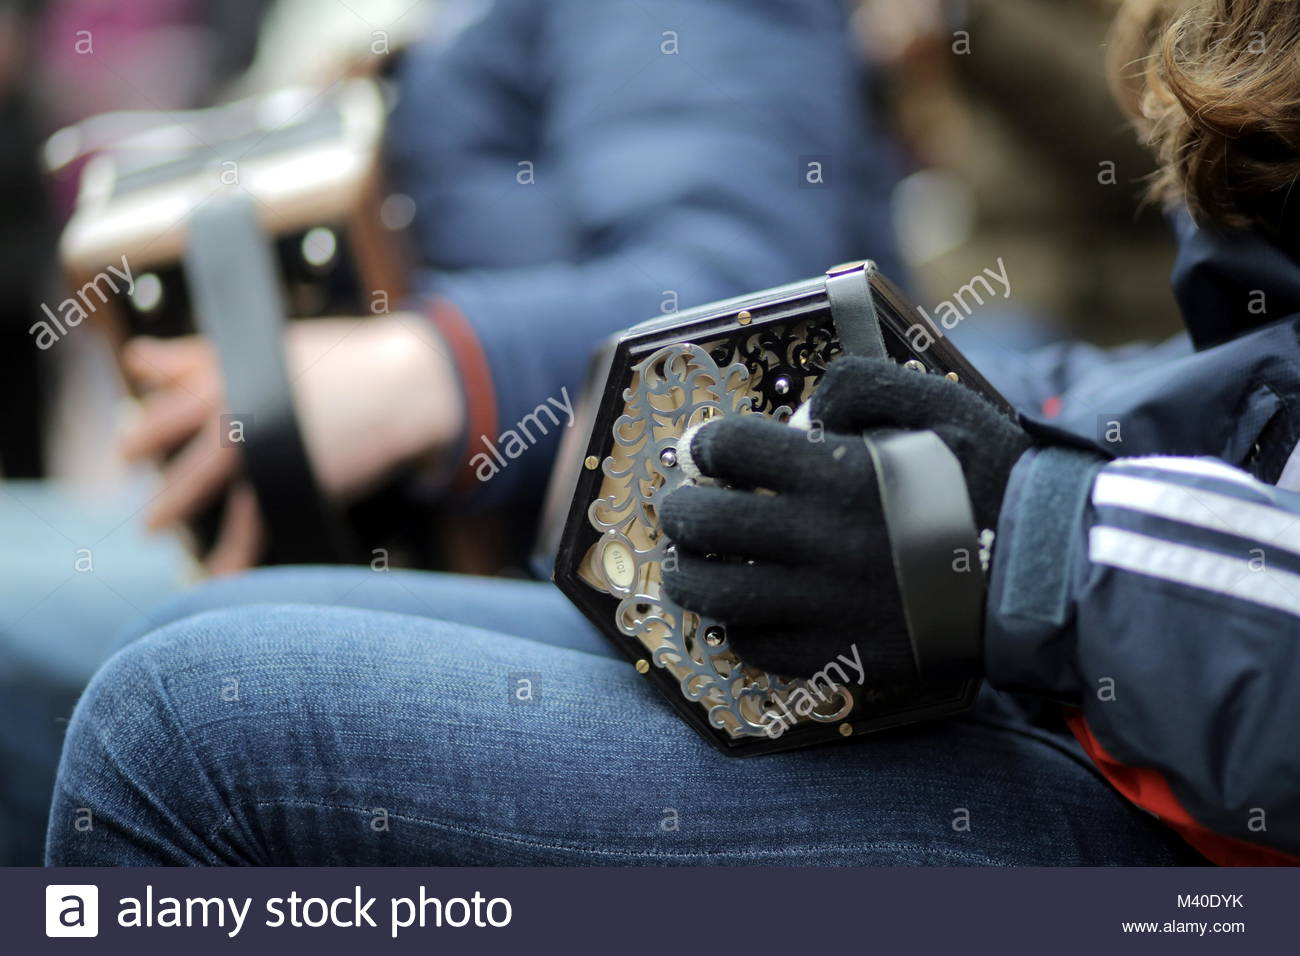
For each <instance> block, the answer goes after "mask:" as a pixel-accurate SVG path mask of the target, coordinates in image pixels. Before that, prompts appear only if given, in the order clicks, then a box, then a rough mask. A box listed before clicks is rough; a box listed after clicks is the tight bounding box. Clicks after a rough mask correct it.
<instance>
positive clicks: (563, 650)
mask: <svg viewBox="0 0 1300 956" xmlns="http://www.w3.org/2000/svg"><path fill="white" fill-rule="evenodd" d="M161 613H162V616H163V617H168V618H171V619H172V623H170V624H167V625H166V626H164V627H162V628H160V629H158V630H155V631H153V632H152V633H150V634H148V635H147V636H145V637H143V638H141V639H139V640H135V641H132V642H131V643H130V645H129V646H127V647H125V648H124V649H123V650H122V651H120V652H119V653H118V654H116V655H115V656H114V657H113V658H112V659H111V660H110V661H109V662H108V664H107V665H106V666H105V667H104V668H103V669H102V670H101V671H100V672H99V674H98V675H97V676H96V677H95V679H94V680H93V682H92V683H91V685H90V687H89V689H88V690H87V692H86V694H85V696H84V697H83V699H82V701H81V702H80V704H79V705H78V707H77V710H76V713H75V715H74V717H73V719H72V723H71V725H70V727H69V729H68V736H67V744H66V747H65V749H64V753H63V759H62V763H61V765H60V768H59V775H58V782H57V785H56V788H55V798H54V805H53V810H52V815H51V819H50V828H49V834H48V839H47V858H48V861H49V862H50V863H52V864H58V865H99V864H109V865H112V864H289V865H292V864H318V865H334V864H339V865H342V864H358V865H362V864H364V865H373V864H406V865H426V864H476V865H485V864H705V863H707V864H744V863H762V864H792V863H799V864H1102V863H1114V864H1172V863H1177V862H1186V861H1188V860H1190V859H1193V858H1192V857H1190V856H1189V855H1187V854H1186V853H1185V851H1183V850H1182V849H1180V845H1179V843H1178V841H1177V840H1176V838H1174V837H1173V836H1172V835H1170V834H1169V833H1168V832H1166V831H1165V830H1163V829H1162V828H1161V827H1160V826H1159V825H1158V824H1157V823H1156V822H1155V821H1153V820H1151V819H1150V818H1148V817H1147V816H1145V815H1144V814H1142V813H1139V812H1137V811H1135V810H1134V809H1132V807H1130V806H1129V805H1128V804H1127V803H1126V802H1125V801H1124V800H1123V799H1122V798H1121V797H1119V796H1118V795H1117V794H1116V793H1115V792H1113V791H1112V790H1111V789H1110V788H1109V787H1108V786H1107V785H1106V784H1105V783H1104V782H1103V781H1102V780H1101V779H1100V778H1099V777H1098V776H1097V774H1096V773H1095V772H1094V771H1093V770H1092V769H1091V767H1090V766H1089V765H1088V763H1087V761H1086V760H1085V759H1084V757H1083V756H1082V755H1081V754H1080V752H1079V751H1078V749H1077V748H1076V747H1074V746H1073V745H1072V744H1071V743H1070V742H1069V741H1067V740H1065V739H1063V738H1061V737H1058V736H1055V735H1053V734H1050V733H1046V732H1043V731H1039V730H1036V729H1034V728H1032V727H1030V726H1028V725H1026V724H1023V723H1017V722H1015V721H1014V720H1011V719H1003V718H1000V717H998V716H996V713H995V710H993V709H990V708H982V709H981V710H979V711H977V712H976V713H974V714H972V715H971V716H969V717H965V718H960V719H955V720H950V721H947V722H945V723H941V724H935V725H930V726H925V727H918V728H911V729H907V730H903V731H900V732H894V733H888V734H883V735H879V736H876V737H873V738H869V739H867V740H863V741H859V742H851V743H848V744H845V745H840V746H829V747H822V748H816V749H811V750H804V751H797V752H794V753H788V754H781V755H775V756H768V757H761V758H756V759H749V760H737V759H734V758H729V757H727V756H724V755H722V754H719V753H717V752H716V751H714V750H713V749H712V748H711V747H710V746H709V745H708V744H706V743H705V741H703V740H702V739H701V738H700V737H698V736H697V735H696V733H695V732H694V731H692V730H690V729H688V728H687V727H686V726H685V725H684V724H683V723H682V722H681V721H680V720H679V719H678V718H677V717H676V716H675V715H674V714H673V713H672V711H670V710H669V708H668V707H667V706H666V704H665V703H664V702H663V701H662V700H660V699H659V698H658V697H657V696H656V694H655V692H654V691H653V690H652V689H651V688H650V687H649V686H647V684H646V683H645V681H644V679H643V678H641V677H639V676H638V675H637V674H636V673H635V672H634V671H633V669H632V668H631V667H630V666H629V665H628V664H627V663H626V662H624V661H623V660H621V659H617V658H615V657H614V656H612V655H611V653H610V652H609V650H608V649H607V648H606V646H605V644H604V640H603V638H602V637H601V636H600V635H599V634H597V633H596V632H595V631H594V629H593V628H591V627H590V625H589V624H587V623H586V621H585V620H584V619H582V618H581V617H580V616H579V615H578V613H577V612H576V611H574V610H573V609H572V608H571V607H570V606H569V604H568V603H567V602H566V601H565V600H564V598H563V597H562V596H561V595H560V594H559V593H558V592H556V591H555V590H554V589H552V588H551V587H550V586H549V585H542V584H532V583H524V582H510V581H501V580H485V579H468V578H456V577H450V576H439V575H433V574H417V573H403V572H397V571H389V572H383V573H377V572H373V571H368V570H363V569H335V570H325V569H316V570H295V569H289V570H271V571H261V572H257V573H254V574H251V575H248V576H245V577H243V578H239V579H234V580H230V581H226V582H220V583H216V584H213V585H209V586H208V587H206V588H204V589H202V590H200V591H198V592H196V593H195V594H193V595H190V596H186V597H184V598H182V599H180V600H179V601H177V602H175V603H173V605H172V606H171V607H170V608H167V609H164V611H163V612H161ZM158 616H159V615H158V614H155V615H153V617H154V618H155V619H157V618H158Z"/></svg>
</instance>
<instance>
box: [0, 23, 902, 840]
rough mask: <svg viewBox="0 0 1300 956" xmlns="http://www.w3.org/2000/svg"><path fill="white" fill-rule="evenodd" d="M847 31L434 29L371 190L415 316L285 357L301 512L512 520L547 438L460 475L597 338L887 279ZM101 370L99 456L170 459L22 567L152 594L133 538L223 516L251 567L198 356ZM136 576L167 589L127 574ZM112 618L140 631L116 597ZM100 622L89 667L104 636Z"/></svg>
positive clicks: (542, 462) (254, 545)
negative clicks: (116, 423)
mask: <svg viewBox="0 0 1300 956" xmlns="http://www.w3.org/2000/svg"><path fill="white" fill-rule="evenodd" d="M846 17H847V11H846V8H845V6H844V5H843V4H841V3H840V2H839V0H758V2H756V0H710V2H708V3H699V2H692V3H687V2H679V0H662V2H654V3H647V2H642V3H625V2H620V3H614V4H597V5H593V4H590V3H586V2H579V0H572V2H568V0H566V2H554V0H547V2H543V0H497V2H495V3H481V2H447V3H443V4H441V5H440V15H439V16H438V17H437V18H436V19H435V21H434V23H433V26H432V28H431V30H430V32H429V35H428V37H427V38H426V39H425V40H424V41H422V42H421V43H420V44H418V45H417V46H416V47H414V48H412V49H410V50H408V51H407V52H406V54H405V57H404V59H403V61H402V64H401V67H400V70H399V74H398V77H397V84H398V90H399V100H398V103H397V105H396V108H395V110H394V112H393V114H392V117H391V123H390V129H389V137H388V138H389V165H390V174H391V177H392V179H393V181H394V185H396V186H397V187H398V188H399V189H400V190H401V191H402V192H404V193H405V194H407V195H409V196H410V197H412V199H413V201H414V206H415V221H414V230H415V235H416V239H417V246H418V249H417V251H418V256H419V260H420V261H419V268H418V272H417V275H416V276H415V283H414V284H415V285H416V287H417V288H418V290H419V294H418V295H417V296H415V297H413V299H412V301H411V302H410V303H408V308H407V310H406V311H403V312H400V313H394V314H392V315H388V316H381V317H378V318H365V319H362V318H348V317H342V318H332V319H321V320H302V321H298V322H295V323H293V324H292V325H291V327H290V330H289V332H288V334H287V339H288V340H287V351H288V357H289V363H290V366H291V367H290V370H289V371H290V376H291V378H293V379H294V380H295V381H296V382H297V390H296V396H295V398H296V401H297V406H298V411H299V414H300V417H301V420H302V423H303V427H304V431H305V435H306V439H307V442H308V446H309V449H310V451H311V454H312V459H313V464H314V465H315V468H316V470H317V473H318V475H319V477H320V479H321V482H322V484H323V485H324V487H325V489H326V490H327V491H328V492H329V493H330V494H332V495H335V496H337V497H338V498H340V499H349V498H352V497H355V496H356V495H358V494H360V493H362V492H363V491H364V490H366V489H367V488H369V487H372V486H373V485H374V484H375V483H376V482H378V481H379V480H381V478H382V477H383V476H384V475H385V474H387V473H389V472H391V471H392V470H393V469H395V468H398V467H400V466H403V465H406V466H409V465H410V464H412V463H418V464H421V465H423V467H424V474H425V476H426V480H427V481H428V483H429V484H430V485H431V486H433V487H434V488H435V489H436V490H437V491H438V492H439V493H441V494H444V495H446V496H448V497H450V498H451V499H452V500H454V501H456V502H459V503H460V505H461V506H462V507H481V506H484V505H486V504H490V503H495V502H499V501H514V502H522V503H524V504H525V505H528V504H530V503H535V502H536V501H537V500H538V498H539V497H540V494H541V491H542V489H543V486H544V483H545V480H546V477H547V475H548V473H549V470H550V464H551V460H552V458H553V457H554V452H555V443H556V441H557V440H558V438H559V431H560V430H558V429H555V430H552V431H551V432H550V434H549V435H548V436H546V437H545V438H544V439H543V440H542V441H540V442H539V443H538V444H536V445H535V446H533V447H531V448H530V449H529V450H528V452H527V453H526V454H523V455H522V456H520V457H519V458H518V459H517V460H513V461H511V462H510V465H509V467H507V468H504V469H502V470H501V471H500V473H499V474H496V475H494V476H492V477H491V479H490V480H482V479H483V475H482V474H481V473H477V472H476V469H475V467H474V464H473V460H474V458H475V456H476V455H478V454H479V453H480V452H482V451H483V449H484V446H485V443H488V442H492V441H495V439H496V437H497V436H498V435H499V433H500V432H501V431H502V430H504V429H506V428H508V427H510V426H512V425H513V424H515V423H517V422H519V421H520V420H522V419H523V418H524V417H525V416H527V415H529V414H532V413H533V412H534V410H535V409H536V407H537V406H538V405H539V404H541V403H544V402H546V401H547V400H548V398H552V399H555V400H556V401H563V400H564V398H565V397H566V396H567V397H568V398H569V400H570V401H574V400H576V399H577V396H578V393H579V390H580V386H581V382H582V378H583V375H584V372H585V367H586V364H587V361H588V358H589V356H590V354H591V351H592V349H593V347H594V346H595V344H596V343H597V342H598V341H599V340H600V339H601V338H603V337H604V336H605V335H607V334H609V333H612V332H614V331H616V330H618V329H620V328H622V327H625V326H626V325H628V324H629V323H631V322H635V321H639V320H640V319H643V318H646V317H648V316H653V315H657V314H661V313H663V312H671V311H674V310H675V309H677V308H678V307H681V308H685V307H688V306H690V305H693V304H697V303H701V302H704V301H709V300H712V299H717V298H720V297H725V296H728V295H732V294H738V293H741V292H744V291H746V290H749V289H752V288H756V287H759V286H763V285H770V284H772V283H779V282H783V281H787V280H794V279H798V278H801V277H803V276H805V275H807V274H809V273H816V272H819V271H821V270H823V269H825V268H826V267H827V266H829V265H831V264H834V263H835V262H838V261H843V260H844V259H847V258H851V257H854V256H861V255H862V253H863V251H864V250H869V251H870V252H871V254H872V255H873V256H874V257H875V258H876V259H877V260H878V261H879V262H880V264H881V266H882V267H883V268H885V269H887V270H889V271H890V272H892V273H894V274H897V273H898V271H899V268H900V267H899V265H898V262H897V255H896V252H895V249H894V240H893V233H892V227H891V222H890V213H889V209H888V195H889V191H890V188H891V185H892V181H893V161H892V157H891V153H890V148H889V146H888V144H887V142H886V141H884V140H882V139H880V138H879V134H878V132H877V131H876V130H875V129H874V128H873V126H872V123H871V120H870V115H869V111H868V109H867V105H866V104H865V103H864V101H863V98H862V91H863V86H862V82H863V81H862V64H861V63H860V61H859V60H858V59H857V57H856V56H855V54H854V52H853V50H852V47H851V44H850V42H849V39H848V31H847V27H846ZM363 27H364V25H363V24H360V23H358V25H357V29H359V30H362V29H363ZM363 32H364V33H365V35H366V36H367V38H368V37H369V31H368V29H364V30H363ZM792 76H795V77H798V82H792V81H791V77H792ZM125 360H126V366H127V370H128V372H130V373H132V374H133V375H134V376H135V378H136V379H137V383H138V384H139V385H140V386H142V387H143V389H144V391H145V395H144V398H143V401H142V403H141V406H140V408H139V409H138V411H137V412H136V413H135V414H134V415H133V417H132V419H131V420H130V421H129V423H128V425H127V427H126V430H125V432H124V435H123V438H122V442H123V446H124V449H125V451H126V453H127V455H128V456H129V457H131V458H133V459H146V460H151V459H154V458H158V457H161V456H163V455H164V454H166V453H169V452H174V453H175V456H174V457H173V458H172V459H171V460H170V463H169V464H168V465H167V466H166V467H165V468H164V471H163V475H162V480H161V483H160V486H159V489H158V490H157V492H156V493H155V494H154V495H153V496H152V497H151V499H150V500H149V501H148V502H147V503H146V504H145V506H144V507H142V508H141V509H140V511H139V513H138V514H137V513H135V509H134V508H132V509H126V510H125V511H124V513H122V514H120V515H117V516H115V518H116V519H117V520H113V521H105V522H104V526H97V528H96V530H94V531H93V532H91V531H88V530H87V528H88V527H90V525H89V523H88V522H87V521H84V520H83V521H82V522H81V523H80V524H78V525H77V526H76V527H75V529H72V528H67V527H65V526H63V525H59V523H58V522H54V524H55V526H56V527H55V528H51V527H48V526H45V527H40V526H38V525H40V524H42V522H39V521H37V522H30V521H29V524H31V525H32V529H33V538H39V539H40V540H39V542H38V541H33V549H34V550H36V549H37V546H38V545H41V544H43V545H50V544H52V545H53V546H54V547H55V548H56V550H58V551H59V554H60V555H62V554H64V553H65V552H67V551H69V550H72V548H73V545H74V544H75V543H79V542H80V540H81V539H83V538H84V537H86V536H89V537H91V538H92V539H94V540H96V541H112V540H113V538H112V536H113V535H117V536H118V538H119V540H120V539H121V538H124V537H128V536H129V537H131V539H132V540H131V541H130V542H123V554H121V555H117V554H110V555H103V554H100V553H98V552H97V554H96V564H97V567H96V569H95V575H96V576H97V577H99V578H100V580H101V581H102V582H105V586H107V583H106V582H107V580H109V579H110V578H109V576H110V575H111V574H113V573H115V572H117V571H120V572H121V573H123V574H128V575H129V578H130V580H131V581H132V582H133V585H134V586H135V587H136V588H139V587H141V586H142V585H144V584H147V583H149V582H161V583H162V585H163V586H164V587H167V588H176V587H178V586H179V584H178V582H176V580H175V578H176V574H175V569H176V568H177V567H178V566H180V564H181V561H180V560H179V559H178V557H177V556H176V554H175V551H174V550H172V549H167V548H161V549H160V548H152V549H149V548H141V549H139V552H138V554H137V553H136V552H135V551H134V550H133V549H132V548H131V547H127V545H134V536H135V534H136V531H137V527H136V526H137V524H138V523H139V522H140V521H141V520H143V521H145V522H147V523H148V524H149V525H150V526H152V527H154V528H163V527H167V526H170V525H174V524H179V523H181V522H183V521H185V520H186V519H187V518H189V517H191V516H193V515H194V514H196V513H197V512H198V511H199V510H200V509H201V508H202V507H203V506H204V505H205V504H207V503H208V502H210V501H212V500H214V499H215V498H217V497H218V496H220V495H223V494H231V495H232V496H233V497H232V499H231V502H232V507H230V508H229V509H228V512H227V514H228V516H229V519H230V520H229V521H228V523H227V525H226V526H225V527H224V528H223V529H222V534H221V535H220V536H219V538H218V540H217V543H216V545H215V547H214V549H213V551H212V552H211V553H209V554H207V555H205V558H206V561H207V564H208V567H209V568H210V569H211V570H213V571H216V572H228V571H233V570H238V569H241V568H246V567H249V566H250V565H252V564H255V563H256V562H257V560H258V556H259V553H260V551H261V547H262V544H263V538H262V531H261V522H260V519H259V516H258V514H257V511H256V506H255V502H254V501H253V499H252V497H251V494H250V493H249V492H248V490H247V488H246V487H244V486H243V485H242V484H241V483H240V481H239V478H238V460H237V456H236V455H235V454H234V453H233V451H232V449H230V448H225V447H221V446H220V445H219V444H218V443H217V441H216V436H217V430H216V427H217V423H218V420H219V415H220V414H221V413H222V411H223V408H222V404H223V401H222V386H221V381H220V374H219V369H218V367H217V364H216V361H215V359H214V357H213V355H212V353H211V351H210V350H209V348H208V347H207V345H206V344H205V343H204V342H203V341H201V340H199V339H197V338H195V339H186V340H170V341H163V340H150V339H138V340H135V341H133V342H131V343H130V344H129V345H128V347H127V350H126V354H125ZM15 510H17V509H15ZM524 510H525V512H526V510H527V509H526V508H525V509H524ZM60 529H62V534H60V533H59V532H60ZM527 530H531V529H527ZM46 550H47V551H48V550H49V547H46ZM133 554H136V556H135V557H132V555H133ZM160 567H161V568H162V569H163V571H164V572H166V571H168V570H170V572H171V573H170V574H167V573H163V574H160V575H156V574H154V573H152V571H157V570H158V569H159V568H160ZM151 569H152V571H151ZM358 573H365V574H366V575H370V574H371V572H368V571H367V572H358ZM66 577H67V575H66V574H61V575H59V576H58V577H57V578H55V579H54V580H51V581H50V582H49V587H48V588H45V589H44V591H43V593H46V594H47V599H46V601H45V603H47V604H49V605H51V607H52V610H51V614H53V613H54V612H55V611H57V610H58V607H56V606H55V605H57V604H58V603H59V602H60V600H61V599H60V595H59V594H58V592H57V590H56V591H54V592H53V593H50V589H51V588H53V587H54V586H55V585H57V584H58V581H59V580H61V579H63V578H66ZM73 583H74V584H76V583H79V582H77V581H76V580H75V579H74V582H73ZM228 586H229V587H230V588H232V589H233V590H234V592H237V593H232V595H231V598H230V600H231V602H232V603H242V602H245V601H249V600H259V599H260V598H261V596H263V595H265V594H266V593H267V592H265V591H263V590H262V588H263V587H264V586H269V587H270V588H271V589H272V592H273V593H274V595H275V599H276V600H289V601H303V602H309V603H311V602H314V603H337V602H343V603H346V604H348V605H349V606H352V607H356V608H363V609H377V610H387V611H405V612H408V613H412V614H415V613H420V614H429V613H447V614H451V615H454V614H455V610H454V607H453V606H452V604H451V603H450V602H451V599H452V597H453V596H454V593H461V594H465V595H477V594H478V593H480V592H479V591H478V589H477V586H476V585H474V584H460V585H457V587H456V589H455V592H453V594H447V593H444V592H443V591H442V590H438V589H433V590H431V589H430V588H429V587H426V586H425V584H424V582H423V579H421V578H419V577H413V576H410V575H402V574H401V573H400V572H391V573H390V574H385V575H374V576H373V579H372V578H370V577H367V578H366V579H364V580H362V579H358V578H357V577H355V576H351V577H347V578H346V579H344V578H342V577H340V576H338V575H334V574H332V573H329V572H324V571H322V572H320V573H319V574H308V575H299V576H298V577H296V578H295V577H293V576H292V575H286V574H279V573H272V574H271V575H270V576H268V577H266V578H257V577H253V578H249V579H233V580H231V581H230V582H229V585H228ZM484 587H489V585H484ZM487 593H491V592H490V591H489V592H487ZM110 597H111V598H112V599H113V600H115V601H117V602H118V603H126V604H127V605H129V606H130V607H134V608H139V609H147V608H148V607H149V606H150V605H149V603H148V600H147V597H146V596H143V595H142V594H141V593H140V592H139V591H138V590H126V589H125V588H123V587H119V588H117V589H116V590H115V591H113V592H112V594H111V595H110ZM93 606H94V605H90V607H88V608H87V610H88V612H89V610H90V609H91V608H93ZM504 610H505V609H504V608H503V611H504ZM138 613H139V616H140V617H141V618H142V619H146V620H153V621H154V622H155V623H161V622H162V621H163V620H164V619H163V618H159V617H157V615H156V614H153V613H145V611H144V610H141V611H139V612H138ZM102 617H104V618H105V620H102V621H101V622H100V623H99V625H98V629H97V633H99V634H100V635H101V639H99V642H98V643H99V646H100V647H102V645H103V640H102V635H104V634H105V632H108V631H111V629H112V628H111V625H110V624H109V623H108V621H107V618H108V617H109V616H108V615H102ZM63 620H64V623H63V624H59V625H58V626H55V623H57V622H54V623H51V622H50V621H48V620H46V621H45V623H44V626H45V627H46V628H47V629H48V630H52V631H56V632H58V633H60V634H65V633H66V634H67V635H68V643H69V644H71V645H73V646H74V647H78V648H82V649H83V654H82V656H81V658H80V660H79V661H78V663H79V664H80V665H82V666H84V665H85V664H86V663H88V659H93V656H94V655H93V653H92V652H86V651H85V650H84V649H86V648H87V647H89V646H90V645H92V644H94V643H95V642H94V641H93V640H91V639H90V635H89V633H88V632H89V631H91V630H95V629H96V628H95V625H93V624H91V623H89V622H85V621H72V626H71V627H69V626H67V623H68V620H69V619H68V618H67V616H66V615H65V617H64V619H63ZM21 623H24V627H26V626H27V624H28V623H31V618H28V619H27V621H26V622H21ZM502 623H503V624H504V623H505V621H504V620H503V621H502ZM64 686H65V685H64V684H63V683H61V684H60V687H61V688H63V687H64ZM33 693H34V695H35V696H40V695H41V686H40V685H35V689H34V691H33ZM59 699H60V700H63V699H64V697H63V696H60V698H59ZM31 749H32V751H33V754H32V756H31V760H30V763H29V765H28V767H27V768H26V769H25V771H24V773H23V774H22V775H21V778H20V780H17V781H16V785H18V784H21V787H22V789H23V792H24V794H25V795H26V797H30V796H31V795H32V794H41V795H48V790H49V781H50V779H51V776H50V774H52V769H53V760H54V754H53V752H52V751H51V749H50V748H49V747H48V745H46V746H34V747H32V748H31ZM30 802H31V801H30V800H27V801H26V802H25V803H24V806H27V805H28V804H29V803H30ZM11 819H12V820H13V827H14V830H15V832H21V833H23V834H25V835H27V836H32V835H34V834H35V833H36V832H37V831H39V824H38V823H37V822H36V821H35V820H34V819H32V816H31V814H30V813H26V814H24V813H20V812H17V811H15V813H14V814H12V815H11ZM27 845H29V844H27ZM28 859H29V860H30V857H28Z"/></svg>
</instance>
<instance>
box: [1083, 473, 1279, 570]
mask: <svg viewBox="0 0 1300 956" xmlns="http://www.w3.org/2000/svg"><path fill="white" fill-rule="evenodd" d="M1092 502H1093V504H1094V505H1110V506H1112V507H1116V508H1126V509H1128V510H1130V511H1140V512H1142V513H1143V514H1149V515H1155V516H1156V517H1158V518H1167V519H1169V520H1170V521H1180V522H1182V523H1183V524H1189V525H1194V526H1195V527H1198V528H1207V529H1209V530H1211V531H1221V532H1223V533H1225V534H1233V535H1238V536H1240V537H1243V538H1249V539H1251V540H1253V541H1257V542H1259V543H1260V544H1262V545H1267V546H1269V547H1277V548H1281V549H1283V550H1284V551H1290V552H1291V553H1293V554H1300V516H1298V515H1296V514H1294V513H1292V512H1290V511H1286V510H1283V509H1281V508H1277V507H1273V506H1270V505H1264V504H1256V503H1255V502H1252V501H1244V500H1242V499H1241V498H1235V497H1233V496H1232V495H1224V494H1219V493H1218V492H1215V491H1206V490H1205V489H1203V488H1191V487H1188V486H1186V485H1179V484H1174V483H1172V482H1167V481H1160V480H1159V479H1156V478H1147V477H1139V476H1137V475H1125V474H1122V473H1120V472H1119V471H1111V470H1109V469H1107V470H1106V471H1103V472H1102V473H1101V474H1100V475H1098V476H1097V480H1096V482H1095V483H1094V484H1093V487H1092Z"/></svg>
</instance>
